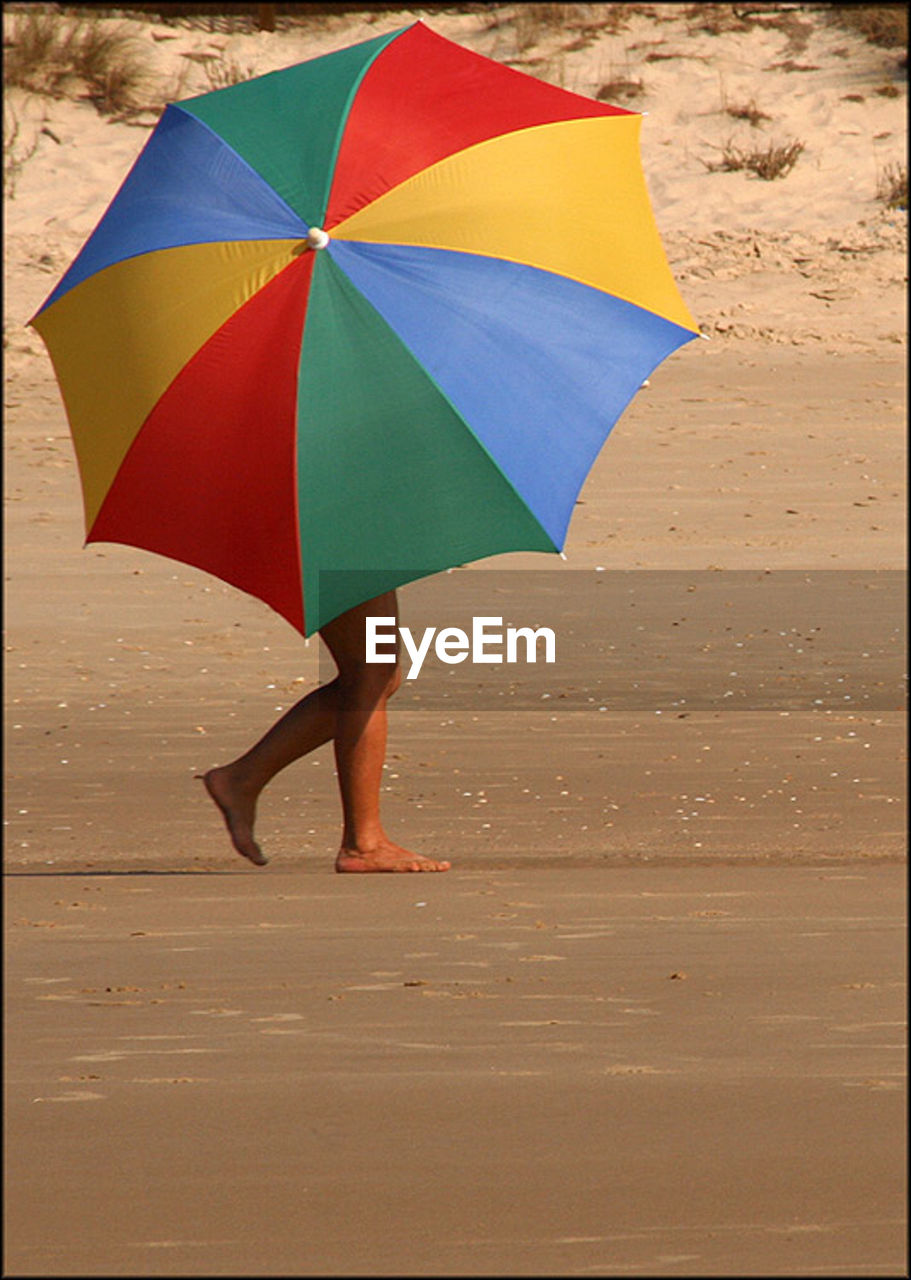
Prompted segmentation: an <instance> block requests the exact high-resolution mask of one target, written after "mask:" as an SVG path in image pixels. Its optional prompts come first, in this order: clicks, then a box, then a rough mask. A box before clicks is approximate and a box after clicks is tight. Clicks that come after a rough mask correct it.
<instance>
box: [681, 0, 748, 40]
mask: <svg viewBox="0 0 911 1280" xmlns="http://www.w3.org/2000/svg"><path fill="white" fill-rule="evenodd" d="M740 7H741V6H739V5H735V4H688V5H687V6H686V7H685V9H684V16H685V17H686V19H687V21H688V22H689V24H690V30H691V31H701V32H704V33H705V34H706V35H709V36H720V35H724V34H725V33H726V32H728V31H749V30H750V28H751V27H752V25H753V24H752V22H751V21H750V19H749V18H748V17H746V16H745V15H743V14H741V13H740V12H738V11H739V9H740Z"/></svg>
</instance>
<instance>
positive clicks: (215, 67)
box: [203, 58, 256, 89]
mask: <svg viewBox="0 0 911 1280" xmlns="http://www.w3.org/2000/svg"><path fill="white" fill-rule="evenodd" d="M203 71H204V72H205V76H206V80H207V81H208V82H209V87H210V88H211V89H228V88H230V87H231V85H233V84H240V83H241V82H242V81H244V80H252V79H253V77H254V76H255V75H256V68H255V67H252V66H246V67H242V66H241V65H240V63H238V62H235V60H234V59H233V58H213V59H212V60H211V61H207V62H205V63H204V64H203Z"/></svg>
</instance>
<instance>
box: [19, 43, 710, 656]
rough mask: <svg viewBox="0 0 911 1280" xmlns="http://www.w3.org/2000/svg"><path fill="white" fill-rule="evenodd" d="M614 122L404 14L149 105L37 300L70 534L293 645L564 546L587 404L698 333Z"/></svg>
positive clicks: (616, 408) (643, 373)
mask: <svg viewBox="0 0 911 1280" xmlns="http://www.w3.org/2000/svg"><path fill="white" fill-rule="evenodd" d="M640 123H641V116H640V115H639V114H638V113H636V112H631V111H627V110H624V109H623V108H620V107H616V106H610V105H608V104H606V103H602V102H597V101H593V100H590V99H588V98H585V97H582V96H580V95H577V94H574V93H570V92H567V91H565V90H563V89H560V88H557V87H555V86H553V85H549V84H545V83H543V82H541V81H538V80H535V79H533V78H532V77H530V76H527V75H525V74H523V73H521V72H518V71H514V70H512V69H510V68H508V67H505V66H503V65H501V64H499V63H497V62H495V61H492V60H490V59H488V58H485V57H482V56H480V55H478V54H475V53H473V52H471V51H469V50H467V49H464V48H462V47H461V46H459V45H457V44H454V43H452V42H451V41H449V40H446V39H444V38H442V37H441V36H438V35H436V34H435V33H434V32H432V31H431V30H430V29H429V28H428V27H426V26H425V25H424V24H423V23H421V22H417V23H415V24H414V25H412V26H409V27H407V28H405V29H403V30H401V31H396V32H392V33H391V34H388V35H382V36H379V37H377V38H376V39H372V40H368V41H366V42H364V43H361V44H357V45H354V46H351V47H349V48H345V49H341V50H339V51H338V52H335V53H331V54H329V55H327V56H323V57H319V58H315V59H312V60H311V61H308V62H304V63H301V64H299V65H296V66H292V67H288V68H287V69H285V70H281V71H276V72H273V73H271V74H269V75H264V76H260V77H257V78H255V79H252V80H249V81H246V82H243V83H240V84H237V85H233V86H231V87H229V88H226V89H221V90H218V91H216V92H212V93H207V94H203V95H202V96H199V97H195V98H191V99H188V100H186V101H183V102H179V103H176V104H174V105H172V106H169V107H168V108H167V109H166V110H165V112H164V113H163V115H162V117H161V120H160V121H159V123H158V125H157V127H156V128H155V130H154V132H153V133H152V134H151V136H150V137H149V140H148V142H147V143H146V145H145V147H144V148H143V150H142V152H141V154H140V155H139V157H138V159H137V160H136V162H135V164H134V166H133V168H132V169H131V171H130V172H129V174H128V175H127V177H126V179H125V181H124V182H123V185H122V186H121V188H120V190H119V191H118V193H117V195H116V196H115V198H114V200H113V201H112V203H111V205H110V206H109V208H108V209H107V211H106V213H105V214H104V216H103V218H102V220H101V222H100V223H99V224H98V226H97V228H96V229H95V231H94V232H93V233H92V235H91V236H90V238H89V239H88V241H87V242H86V244H85V246H84V247H83V249H82V251H81V252H80V254H79V255H78V257H77V258H76V260H75V261H74V262H73V264H72V265H71V267H70V268H69V270H68V271H67V273H66V274H65V276H64V277H63V279H62V280H61V281H60V283H59V284H58V285H57V287H56V288H55V289H54V291H53V292H52V293H51V295H50V297H49V298H48V299H47V301H46V302H45V303H44V305H43V306H42V308H41V309H40V310H39V312H38V313H37V315H36V316H35V317H34V318H33V320H32V324H33V325H34V326H35V328H36V329H37V330H38V332H39V333H40V334H41V336H42V338H43V339H44V341H45V343H46V345H47V347H48V350H49V353H50V356H51V359H52V361H53V364H54V369H55V373H56V376H57V379H58V382H59V384H60V388H61V391H62V395H63V399H64V402H65V406H66V411H67V416H68V418H69V422H70V427H71V431H72V436H73V441H74V445H75V450H76V455H77V460H78V465H79V472H80V478H81V483H82V490H83V500H84V507H85V522H86V541H87V542H99V541H100V542H119V543H125V544H127V545H130V546H135V547H142V548H146V549H148V550H150V551H154V552H158V553H159V554H162V555H165V556H169V557H172V558H173V559H176V560H179V561H182V562H185V563H188V564H191V565H194V566H196V567H198V568H201V569H203V570H206V571H208V572H210V573H212V574H214V575H216V576H217V577H219V578H221V579H223V580H224V581H226V582H229V583H232V584H233V585H234V586H236V587H239V588H241V589H242V590H243V591H246V592H249V593H250V594H252V595H253V596H256V597H258V598H259V599H261V600H263V601H265V602H266V603H267V604H268V605H270V606H271V607H272V608H273V609H275V610H276V611H277V612H278V613H279V614H281V615H282V616H284V617H285V618H286V619H287V620H288V621H289V622H290V623H291V624H292V625H293V626H294V627H296V628H297V629H298V630H299V631H301V632H302V633H303V634H305V635H310V634H312V633H313V632H314V631H317V630H318V629H319V628H320V627H321V626H322V625H323V624H324V623H326V622H327V621H329V620H330V619H331V618H333V617H335V616H337V615H338V614H339V613H340V612H342V611H343V610H345V609H347V608H349V607H351V606H352V605H354V604H357V603H360V602H362V601H364V600H368V599H370V598H372V597H373V596H374V595H376V594H378V593H379V592H381V591H384V590H387V589H389V588H391V587H395V586H398V585H400V584H402V583H404V582H408V581H411V580H412V579H415V578H418V577H422V576H424V575H426V574H428V573H433V572H436V571H438V570H441V569H445V568H449V567H451V566H453V565H456V564H465V563H469V562H472V561H475V560H479V559H482V558H484V557H487V556H490V555H493V554H496V553H499V552H504V551H513V550H532V551H544V552H555V551H559V550H561V549H562V547H563V545H564V542H565V539H566V534H567V529H568V526H569V521H570V516H571V514H572V509H573V505H574V502H575V500H576V497H577V495H578V493H579V490H580V489H581V487H582V485H583V482H584V481H585V478H586V475H587V474H588V472H589V470H590V468H591V465H592V463H593V462H594V460H595V457H596V456H597V454H598V452H599V450H600V449H601V447H602V445H603V444H604V441H605V439H606V438H607V435H608V433H609V432H610V430H611V428H612V426H613V425H614V423H615V422H616V421H617V419H618V417H619V416H620V414H621V413H622V412H623V410H624V408H625V407H626V405H627V404H628V403H629V401H630V399H631V398H632V397H633V395H634V394H635V393H636V391H637V390H638V388H639V387H640V385H641V383H642V382H643V380H644V379H645V378H646V377H647V376H648V374H649V373H650V372H651V370H652V369H654V367H655V366H656V365H657V364H658V363H659V362H660V361H661V360H663V359H664V358H665V357H666V356H668V355H669V354H670V353H671V352H672V351H674V350H675V349H676V348H678V347H679V346H681V345H682V344H683V343H685V342H688V341H690V340H691V339H692V338H694V337H696V336H698V329H697V327H696V325H695V323H694V321H693V319H692V317H691V316H690V314H689V312H688V311H687V308H686V306H685V305H684V303H683V301H682V299H681V297H680V294H679V292H678V290H677V287H676V285H675V283H674V280H673V278H672V275H671V272H670V269H669V267H668V264H667V259H666V257H665V254H664V250H663V248H662V245H661V241H660V238H659V234H658V230H657V228H656V225H655V219H654V216H653V213H652V210H651V206H650V202H649V198H648V192H647V189H646V184H645V180H644V176H643V173H642V167H641V162H640V156H639V128H640Z"/></svg>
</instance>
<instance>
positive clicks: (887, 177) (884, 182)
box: [876, 162, 908, 209]
mask: <svg viewBox="0 0 911 1280" xmlns="http://www.w3.org/2000/svg"><path fill="white" fill-rule="evenodd" d="M876 198H877V200H881V201H882V203H883V204H884V205H885V206H886V208H887V209H907V207H908V166H907V165H906V164H899V163H897V162H896V163H895V164H887V165H886V167H885V168H884V169H883V171H882V173H881V174H880V175H879V182H878V184H877V188H876Z"/></svg>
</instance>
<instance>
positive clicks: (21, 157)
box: [3, 101, 38, 200]
mask: <svg viewBox="0 0 911 1280" xmlns="http://www.w3.org/2000/svg"><path fill="white" fill-rule="evenodd" d="M37 150H38V137H37V134H36V135H35V137H34V138H32V140H31V142H25V141H24V139H23V138H22V133H21V125H20V121H19V117H18V115H17V114H16V111H15V108H14V107H12V106H11V105H10V103H9V102H8V101H4V103H3V194H4V196H5V197H6V199H7V200H14V199H15V197H16V184H17V183H18V181H19V175H20V174H21V172H22V169H23V166H24V165H25V164H26V163H27V162H28V161H29V160H31V158H32V156H33V155H34V154H35V152H36V151H37Z"/></svg>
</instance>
